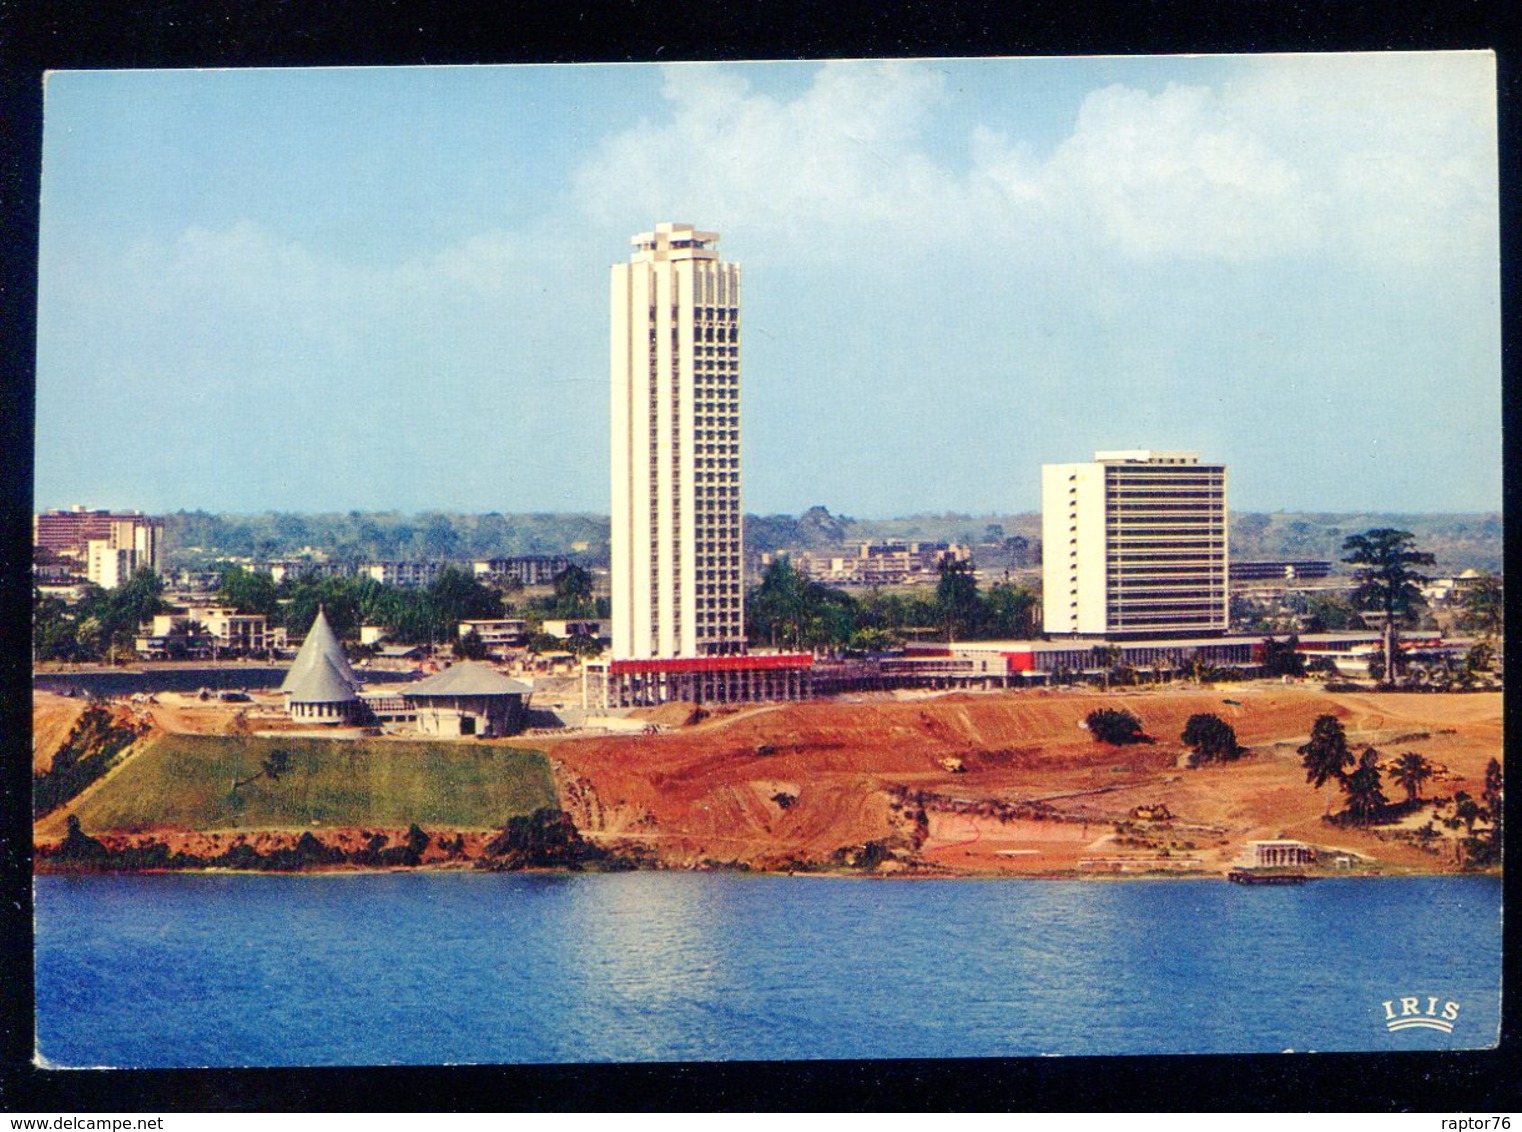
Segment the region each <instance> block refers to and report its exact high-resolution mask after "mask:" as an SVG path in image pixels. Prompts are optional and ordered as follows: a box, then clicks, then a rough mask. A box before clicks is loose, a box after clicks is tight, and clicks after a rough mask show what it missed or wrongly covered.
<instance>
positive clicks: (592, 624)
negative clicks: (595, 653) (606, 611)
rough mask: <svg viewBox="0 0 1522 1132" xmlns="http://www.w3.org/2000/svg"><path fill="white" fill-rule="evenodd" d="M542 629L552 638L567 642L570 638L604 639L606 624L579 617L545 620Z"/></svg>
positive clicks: (593, 619) (594, 619)
mask: <svg viewBox="0 0 1522 1132" xmlns="http://www.w3.org/2000/svg"><path fill="white" fill-rule="evenodd" d="M542 629H543V631H544V632H545V633H548V634H549V635H550V636H552V637H558V638H559V639H560V640H562V641H564V640H568V639H569V638H571V637H606V636H608V634H609V629H608V623H607V622H606V621H602V620H599V619H597V618H589V617H579V618H572V619H564V620H547V621H545V622H544V624H543V626H542Z"/></svg>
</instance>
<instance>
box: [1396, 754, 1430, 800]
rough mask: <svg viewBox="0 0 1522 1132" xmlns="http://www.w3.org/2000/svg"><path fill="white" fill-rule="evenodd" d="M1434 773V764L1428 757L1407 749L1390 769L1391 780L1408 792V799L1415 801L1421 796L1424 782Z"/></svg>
mask: <svg viewBox="0 0 1522 1132" xmlns="http://www.w3.org/2000/svg"><path fill="white" fill-rule="evenodd" d="M1432 775H1433V769H1432V764H1431V763H1430V762H1428V761H1427V759H1426V757H1425V756H1423V755H1419V754H1417V753H1416V752H1415V751H1407V752H1406V753H1405V754H1403V755H1401V757H1400V758H1398V759H1396V760H1395V765H1394V767H1393V768H1392V770H1391V771H1390V779H1391V781H1393V782H1395V783H1396V784H1398V785H1399V786H1400V787H1401V788H1402V789H1403V790H1405V792H1406V799H1407V801H1411V802H1414V801H1416V800H1417V799H1418V798H1420V797H1421V794H1422V783H1424V782H1426V781H1427V780H1428V779H1429V778H1431V777H1432Z"/></svg>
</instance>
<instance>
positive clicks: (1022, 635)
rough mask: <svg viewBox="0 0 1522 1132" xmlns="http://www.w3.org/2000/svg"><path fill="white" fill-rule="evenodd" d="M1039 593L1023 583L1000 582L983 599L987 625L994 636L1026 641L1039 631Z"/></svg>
mask: <svg viewBox="0 0 1522 1132" xmlns="http://www.w3.org/2000/svg"><path fill="white" fill-rule="evenodd" d="M1036 600H1037V599H1036V595H1035V594H1033V593H1032V592H1031V591H1030V590H1028V589H1026V588H1024V587H1023V586H1016V585H1011V584H1009V583H1007V582H1006V583H1000V584H998V585H993V586H990V587H989V588H988V594H987V596H986V597H984V599H983V609H984V613H983V623H984V624H983V627H984V629H985V631H986V632H987V633H988V634H989V635H990V636H991V637H992V638H993V639H994V640H1009V641H1024V640H1029V639H1030V638H1031V637H1033V636H1035V634H1036Z"/></svg>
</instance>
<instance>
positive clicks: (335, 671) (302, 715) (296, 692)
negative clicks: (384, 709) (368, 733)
mask: <svg viewBox="0 0 1522 1132" xmlns="http://www.w3.org/2000/svg"><path fill="white" fill-rule="evenodd" d="M358 689H359V678H358V677H357V676H355V675H354V670H353V669H352V668H350V667H349V662H348V660H347V659H346V658H345V657H344V651H343V648H342V647H341V646H340V645H339V643H338V637H337V636H336V635H335V634H334V633H333V627H332V626H331V625H329V624H328V619H327V616H326V615H325V614H324V613H323V611H322V607H321V606H319V607H318V609H317V619H316V620H315V621H313V622H312V628H311V629H310V630H309V631H308V633H307V639H306V641H305V642H304V643H303V644H302V646H301V651H300V652H298V653H297V654H296V660H295V662H294V663H293V664H292V665H291V670H290V671H289V672H287V673H286V674H285V680H284V681H283V682H282V683H281V685H280V690H281V691H282V692H284V693H286V694H287V695H288V696H289V697H290V699H288V700H287V701H286V710H287V711H289V712H290V713H291V718H292V719H305V720H311V721H313V722H317V723H347V722H350V721H352V720H353V719H354V718H355V717H356V716H358V715H359V714H360V709H361V707H362V706H363V705H361V703H360V700H359V694H358Z"/></svg>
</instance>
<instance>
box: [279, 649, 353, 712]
mask: <svg viewBox="0 0 1522 1132" xmlns="http://www.w3.org/2000/svg"><path fill="white" fill-rule="evenodd" d="M290 693H291V703H293V704H347V703H352V702H354V701H355V700H357V699H359V696H358V695H357V694H356V693H355V691H354V685H353V684H351V683H349V681H348V680H346V679H345V678H344V676H343V673H341V672H339V671H338V669H337V668H335V667H334V666H333V662H332V661H331V660H329V659H328V658H327V657H326V656H323V655H320V654H319V655H318V657H317V660H316V661H315V662H314V663H313V664H312V665H311V667H309V668H308V669H307V670H306V671H305V672H303V673H301V675H299V676H298V677H296V681H295V683H294V684H293V685H292V687H291V689H290Z"/></svg>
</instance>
